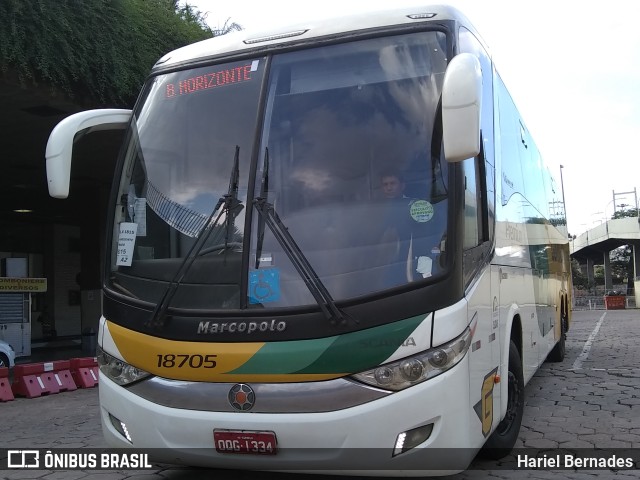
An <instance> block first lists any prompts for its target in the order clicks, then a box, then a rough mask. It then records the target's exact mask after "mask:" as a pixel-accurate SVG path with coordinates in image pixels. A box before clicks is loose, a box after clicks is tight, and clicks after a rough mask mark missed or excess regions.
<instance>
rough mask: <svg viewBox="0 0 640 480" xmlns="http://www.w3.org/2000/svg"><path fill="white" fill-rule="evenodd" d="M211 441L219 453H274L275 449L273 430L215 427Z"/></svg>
mask: <svg viewBox="0 0 640 480" xmlns="http://www.w3.org/2000/svg"><path fill="white" fill-rule="evenodd" d="M213 443H214V445H215V447H216V451H217V452H219V453H248V454H252V455H275V454H276V450H277V449H276V434H275V433H274V432H259V431H253V430H220V429H216V430H214V431H213Z"/></svg>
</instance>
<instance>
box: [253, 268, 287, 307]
mask: <svg viewBox="0 0 640 480" xmlns="http://www.w3.org/2000/svg"><path fill="white" fill-rule="evenodd" d="M278 300H280V270H278V269H277V268H269V269H265V270H252V271H251V272H249V303H253V304H255V303H269V302H276V301H278Z"/></svg>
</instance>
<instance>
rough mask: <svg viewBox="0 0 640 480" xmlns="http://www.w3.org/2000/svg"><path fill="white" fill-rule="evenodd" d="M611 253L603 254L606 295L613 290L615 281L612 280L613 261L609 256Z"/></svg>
mask: <svg viewBox="0 0 640 480" xmlns="http://www.w3.org/2000/svg"><path fill="white" fill-rule="evenodd" d="M610 253H611V252H609V251H606V252H604V253H603V254H602V258H603V260H604V289H605V293H606V292H608V291H609V290H612V289H613V280H612V279H611V260H610V259H609V254H610Z"/></svg>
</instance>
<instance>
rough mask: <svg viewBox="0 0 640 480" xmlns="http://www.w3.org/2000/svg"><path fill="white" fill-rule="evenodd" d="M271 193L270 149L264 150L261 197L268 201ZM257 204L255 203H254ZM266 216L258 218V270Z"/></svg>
mask: <svg viewBox="0 0 640 480" xmlns="http://www.w3.org/2000/svg"><path fill="white" fill-rule="evenodd" d="M268 192H269V149H268V148H265V149H264V167H263V170H262V184H261V185H260V196H259V197H258V198H264V199H265V200H266V198H267V193H268ZM254 203H255V202H254ZM264 225H265V223H264V215H260V216H259V218H258V235H257V240H256V270H258V268H260V257H261V256H262V244H263V243H264Z"/></svg>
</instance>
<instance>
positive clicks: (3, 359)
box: [0, 353, 9, 368]
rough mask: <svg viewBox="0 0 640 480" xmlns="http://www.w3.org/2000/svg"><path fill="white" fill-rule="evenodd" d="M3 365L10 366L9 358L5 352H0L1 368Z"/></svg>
mask: <svg viewBox="0 0 640 480" xmlns="http://www.w3.org/2000/svg"><path fill="white" fill-rule="evenodd" d="M1 367H6V368H9V359H8V358H7V356H6V355H5V354H4V353H0V368H1Z"/></svg>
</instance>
